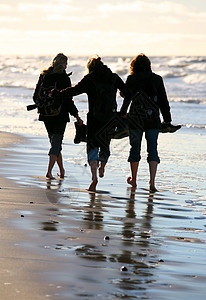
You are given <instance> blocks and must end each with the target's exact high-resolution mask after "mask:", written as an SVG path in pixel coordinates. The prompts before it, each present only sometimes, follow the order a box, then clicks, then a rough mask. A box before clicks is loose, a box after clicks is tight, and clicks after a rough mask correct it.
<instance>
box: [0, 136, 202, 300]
mask: <svg viewBox="0 0 206 300" xmlns="http://www.w3.org/2000/svg"><path fill="white" fill-rule="evenodd" d="M181 135H182V136H181ZM0 136H1V142H0V148H1V158H0V159H1V167H0V187H1V189H0V193H1V210H0V214H1V217H0V222H1V241H0V242H1V246H0V248H1V252H0V253H1V256H0V260H1V272H0V279H1V289H0V294H1V299H9V300H10V299H18V300H20V299H21V300H22V299H27V300H28V299H47V298H49V299H71V300H72V299H74V300H75V299H153V300H160V299H187V300H188V299H191V300H192V299H194V298H196V299H201V300H203V299H205V292H206V288H205V280H206V272H205V270H206V268H205V266H206V263H205V243H206V237H205V227H206V217H205V198H203V197H202V196H201V193H200V191H202V186H201V180H202V181H203V177H202V179H201V178H199V179H198V182H199V192H198V186H197V189H196V191H195V190H194V187H195V186H196V182H194V185H193V190H192V186H191V182H192V181H190V183H189V181H188V186H187V187H186V186H185V187H184V186H182V183H180V184H179V186H177V185H178V184H176V186H174V187H171V185H172V184H174V182H175V180H174V179H173V181H172V180H169V178H170V177H171V176H172V175H173V176H174V174H176V176H178V174H179V173H180V172H181V171H182V172H183V171H184V176H186V175H187V172H188V171H189V170H184V167H185V166H183V165H181V162H183V161H184V159H182V160H181V162H180V157H181V155H180V154H181V151H180V149H178V147H176V151H177V153H175V150H174V148H173V147H172V146H174V144H173V142H172V139H171V135H168V136H166V135H165V136H164V137H163V136H162V137H161V138H160V142H161V144H162V146H161V156H162V165H163V166H162V168H160V170H159V175H158V179H157V182H158V185H159V188H160V189H159V192H157V193H155V194H151V193H149V191H148V190H147V183H146V180H148V178H147V177H148V174H147V173H146V168H147V165H146V162H145V163H144V162H142V168H141V170H140V180H139V186H138V188H137V189H136V190H132V188H130V187H128V186H127V185H126V180H125V178H126V174H127V175H128V172H129V166H128V163H127V162H126V161H122V163H121V162H120V161H119V158H118V157H116V156H118V155H117V153H118V151H117V149H119V150H120V144H121V147H124V145H126V144H127V139H123V140H121V143H120V142H119V141H114V143H113V145H112V151H113V153H114V154H113V155H112V157H111V162H110V163H109V165H108V169H107V171H106V174H105V178H104V179H101V180H100V182H99V186H98V191H97V193H88V192H87V190H86V189H87V187H88V184H89V182H90V173H89V169H88V166H87V162H86V155H85V149H84V147H85V145H84V144H81V145H74V144H73V143H72V140H71V139H70V140H66V141H65V143H64V152H65V153H66V155H65V168H66V171H67V177H66V178H65V179H64V180H60V179H58V178H57V179H56V180H54V181H48V180H46V179H45V178H44V172H45V169H46V165H47V159H48V157H47V155H46V153H47V147H48V144H47V143H48V142H47V139H46V138H45V137H32V138H31V139H29V140H28V139H26V138H24V137H21V136H18V135H13V134H9V133H3V132H0ZM183 136H184V130H183V132H182V133H179V134H176V135H175V136H174V135H173V137H175V139H176V140H175V143H177V140H178V138H179V139H182V138H183ZM167 139H168V140H167ZM169 141H170V143H171V144H170V149H171V150H170V151H172V152H173V155H174V161H173V163H175V156H176V154H179V157H178V160H179V166H178V167H179V170H178V172H174V171H173V170H172V167H173V165H172V162H171V161H170V162H168V161H166V156H165V155H164V151H166V148H167V147H168V142H169ZM198 149H200V150H201V147H200V145H199V148H198ZM202 149H203V148H202ZM68 150H69V151H68ZM200 150H199V151H200ZM77 154H78V155H77ZM121 155H122V153H121ZM125 155H126V154H125ZM194 156H195V154H194ZM75 158H76V159H75ZM123 158H124V155H123ZM118 162H119V165H118ZM196 163H197V162H196ZM120 165H121V167H122V168H121V170H120ZM115 166H116V168H115ZM167 168H169V169H171V172H170V174H168V169H167ZM197 168H198V166H197ZM190 169H191V166H190ZM194 171H195V169H194ZM200 173H201V170H200ZM182 174H183V173H182ZM167 176H168V177H167ZM176 179H177V178H176ZM202 185H203V182H202ZM195 199H196V200H195ZM105 237H108V239H105ZM123 266H124V267H125V268H123V270H122V267H123Z"/></svg>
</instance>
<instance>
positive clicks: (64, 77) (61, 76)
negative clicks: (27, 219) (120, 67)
mask: <svg viewBox="0 0 206 300" xmlns="http://www.w3.org/2000/svg"><path fill="white" fill-rule="evenodd" d="M66 67H67V57H66V56H65V55H64V54H63V53H59V54H57V55H56V56H55V57H54V59H53V60H52V62H51V65H50V67H49V68H48V69H46V70H44V71H42V73H41V74H40V77H39V80H38V82H37V85H36V89H35V91H34V95H33V100H34V102H35V103H36V102H37V99H38V96H39V92H40V88H41V85H42V84H43V86H44V87H45V88H46V87H48V88H51V89H52V87H53V88H57V89H60V90H61V89H64V88H66V87H71V80H70V78H69V76H70V75H71V73H70V74H67V73H66V71H65V70H66ZM69 113H70V114H71V115H73V116H74V117H75V118H76V119H77V122H79V123H81V122H82V121H81V119H80V117H79V116H78V110H77V108H76V106H75V105H74V102H73V100H72V97H67V99H63V103H62V107H61V111H60V113H59V114H58V115H57V116H44V115H42V114H41V113H40V115H39V120H40V121H43V122H44V125H45V127H46V130H47V133H48V136H49V140H50V143H51V148H50V151H49V163H48V169H47V173H46V177H47V178H49V179H54V177H53V175H52V169H53V167H54V164H55V162H57V164H58V167H59V171H60V177H61V178H64V174H65V170H64V167H63V161H62V154H61V150H62V140H63V136H64V132H65V129H66V124H67V122H69V121H70V118H69Z"/></svg>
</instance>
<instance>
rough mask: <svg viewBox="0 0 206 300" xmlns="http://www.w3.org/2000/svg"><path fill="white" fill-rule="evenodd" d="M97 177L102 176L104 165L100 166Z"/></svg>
mask: <svg viewBox="0 0 206 300" xmlns="http://www.w3.org/2000/svg"><path fill="white" fill-rule="evenodd" d="M99 177H104V167H103V166H101V167H100V168H99Z"/></svg>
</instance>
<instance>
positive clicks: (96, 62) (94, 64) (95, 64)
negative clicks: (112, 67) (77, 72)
mask: <svg viewBox="0 0 206 300" xmlns="http://www.w3.org/2000/svg"><path fill="white" fill-rule="evenodd" d="M103 65H104V63H103V62H102V60H101V57H99V56H97V57H91V58H89V60H88V62H87V71H88V73H91V72H92V71H94V70H95V69H98V68H101V67H102V66H103Z"/></svg>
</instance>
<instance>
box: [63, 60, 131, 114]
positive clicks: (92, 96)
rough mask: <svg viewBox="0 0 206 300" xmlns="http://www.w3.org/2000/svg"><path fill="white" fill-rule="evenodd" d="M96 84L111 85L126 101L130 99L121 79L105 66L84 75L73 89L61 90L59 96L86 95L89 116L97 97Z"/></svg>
mask: <svg viewBox="0 0 206 300" xmlns="http://www.w3.org/2000/svg"><path fill="white" fill-rule="evenodd" d="M97 83H101V84H102V85H104V84H105V85H113V87H114V89H115V90H116V92H117V90H120V92H121V94H122V95H123V96H124V97H126V99H129V98H130V92H129V90H128V88H127V87H126V85H125V84H124V82H123V81H122V79H121V78H120V77H119V76H118V75H117V74H116V73H113V72H112V71H111V70H110V69H109V68H108V67H107V66H106V65H102V66H101V67H98V68H96V69H95V70H94V71H92V72H90V73H89V74H87V75H85V76H84V77H83V78H82V80H81V81H80V82H79V83H77V84H76V85H75V86H74V87H71V88H66V89H64V90H62V91H61V94H62V95H63V96H64V97H71V96H77V95H80V94H83V93H86V94H87V95H88V108H89V114H91V115H92V114H93V111H94V105H95V101H96V98H97V97H98V94H97V90H96V85H97ZM116 107H117V104H116Z"/></svg>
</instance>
